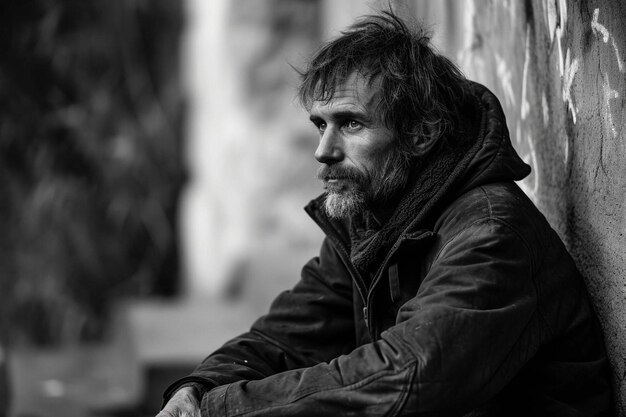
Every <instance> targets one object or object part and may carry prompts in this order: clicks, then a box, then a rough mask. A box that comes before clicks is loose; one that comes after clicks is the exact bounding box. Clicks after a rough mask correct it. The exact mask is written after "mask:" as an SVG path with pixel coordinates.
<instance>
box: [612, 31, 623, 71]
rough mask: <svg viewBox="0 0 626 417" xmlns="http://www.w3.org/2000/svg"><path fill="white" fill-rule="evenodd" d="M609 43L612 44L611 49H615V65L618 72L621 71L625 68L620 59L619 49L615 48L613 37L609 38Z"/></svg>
mask: <svg viewBox="0 0 626 417" xmlns="http://www.w3.org/2000/svg"><path fill="white" fill-rule="evenodd" d="M611 43H612V44H613V50H615V59H617V67H618V68H619V72H621V73H623V72H624V70H626V68H624V61H623V60H622V55H621V54H620V53H619V49H617V44H616V43H615V38H611Z"/></svg>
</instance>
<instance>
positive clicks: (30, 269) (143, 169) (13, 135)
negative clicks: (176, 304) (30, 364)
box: [0, 0, 184, 343]
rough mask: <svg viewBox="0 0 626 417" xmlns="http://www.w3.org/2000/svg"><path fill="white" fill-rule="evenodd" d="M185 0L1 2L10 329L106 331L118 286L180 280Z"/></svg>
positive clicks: (151, 290) (34, 335) (5, 321)
mask: <svg viewBox="0 0 626 417" xmlns="http://www.w3.org/2000/svg"><path fill="white" fill-rule="evenodd" d="M182 23H183V22H182V3H181V2H173V1H169V0H159V1H150V2H148V1H138V0H133V1H124V2H118V1H114V2H109V1H107V0H98V1H88V2H85V1H82V0H54V1H53V0H49V1H47V0H29V1H21V2H17V1H7V2H3V3H2V5H1V6H0V190H2V194H3V196H2V198H1V199H0V222H1V223H0V227H1V228H2V236H1V237H0V297H2V298H1V300H0V315H1V317H2V323H0V324H1V326H2V327H1V328H2V334H3V335H4V337H6V338H20V339H26V340H29V341H33V342H36V343H53V342H68V341H77V340H84V339H90V338H97V337H100V336H101V335H102V333H103V330H104V328H105V324H106V316H107V308H108V306H109V304H110V302H111V301H112V300H114V299H115V298H116V297H120V296H128V295H146V294H171V293H173V292H175V290H176V274H177V263H178V261H177V249H176V243H175V235H176V231H175V218H176V209H177V199H178V194H179V191H180V188H181V185H182V182H183V180H184V172H183V168H182V163H181V137H182V116H183V106H182V100H181V88H180V86H179V80H178V60H177V57H176V51H178V49H179V46H178V42H179V38H180V31H181V28H182Z"/></svg>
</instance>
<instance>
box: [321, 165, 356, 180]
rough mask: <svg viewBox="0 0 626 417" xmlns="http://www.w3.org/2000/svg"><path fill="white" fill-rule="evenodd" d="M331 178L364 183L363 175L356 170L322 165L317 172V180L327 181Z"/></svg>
mask: <svg viewBox="0 0 626 417" xmlns="http://www.w3.org/2000/svg"><path fill="white" fill-rule="evenodd" d="M331 178H336V179H346V180H352V181H355V182H358V183H361V182H362V181H363V175H362V174H361V173H360V172H359V171H358V170H357V169H355V168H351V167H340V166H336V165H322V166H320V167H319V169H318V170H317V179H318V180H321V181H326V180H328V179H331Z"/></svg>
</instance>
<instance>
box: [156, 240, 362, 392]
mask: <svg viewBox="0 0 626 417" xmlns="http://www.w3.org/2000/svg"><path fill="white" fill-rule="evenodd" d="M354 346H355V342H354V317H353V310H352V282H351V280H350V277H349V276H348V274H347V272H346V271H345V269H344V268H343V266H342V264H341V261H340V260H339V258H338V256H337V254H336V252H335V251H334V249H333V248H332V246H331V244H330V243H329V242H328V241H327V240H325V241H324V243H323V245H322V248H321V251H320V256H319V257H318V258H314V259H312V260H311V261H309V262H308V263H307V264H306V265H305V266H304V267H303V269H302V274H301V279H300V281H299V282H298V284H297V285H296V286H295V287H294V288H293V289H292V290H291V291H286V292H284V293H282V294H281V295H279V296H278V298H277V299H276V300H275V301H274V303H273V304H272V307H271V309H270V312H269V314H267V315H266V316H264V317H262V318H260V319H259V320H257V322H256V323H254V325H253V326H252V329H251V331H250V332H248V333H245V334H243V335H241V336H239V337H236V338H234V339H233V340H231V341H229V342H227V343H226V344H225V345H224V346H222V347H221V348H220V349H218V350H217V351H216V352H214V353H213V354H211V355H210V356H208V357H207V358H206V359H205V360H204V361H203V362H202V363H201V364H200V365H199V366H198V367H197V368H196V369H195V371H194V372H193V373H192V374H191V375H190V376H189V377H186V378H183V379H181V380H179V381H176V382H175V383H174V384H172V385H171V386H170V387H169V388H168V389H167V390H166V393H165V399H166V400H167V399H169V398H170V397H171V396H172V395H173V393H174V392H175V391H176V390H177V389H179V388H180V387H181V386H185V385H193V386H194V388H195V389H196V390H197V391H198V392H199V394H200V395H199V397H200V398H201V396H202V394H203V393H204V392H206V391H208V390H211V389H212V388H214V387H216V386H220V385H224V384H228V383H232V382H235V381H240V380H258V379H262V378H265V377H268V376H270V375H274V374H276V373H280V372H284V371H287V370H290V369H296V368H303V367H310V366H313V365H315V364H317V363H319V362H322V361H330V360H331V359H333V358H336V357H337V356H339V355H341V354H343V353H347V352H350V351H351V350H352V349H354Z"/></svg>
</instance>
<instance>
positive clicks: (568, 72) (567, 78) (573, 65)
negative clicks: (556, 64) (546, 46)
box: [563, 48, 579, 124]
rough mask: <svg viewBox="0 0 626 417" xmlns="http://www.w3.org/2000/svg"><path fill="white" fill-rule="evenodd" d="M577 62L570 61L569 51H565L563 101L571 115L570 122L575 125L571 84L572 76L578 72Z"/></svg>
mask: <svg viewBox="0 0 626 417" xmlns="http://www.w3.org/2000/svg"><path fill="white" fill-rule="evenodd" d="M578 65H579V64H578V60H577V59H574V60H571V59H570V50H569V48H568V49H567V53H566V55H565V74H564V78H563V101H564V102H565V103H567V107H568V109H569V111H570V113H571V114H572V120H573V122H574V124H576V107H575V106H574V103H573V99H572V84H573V82H574V76H575V75H576V73H577V72H578Z"/></svg>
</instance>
